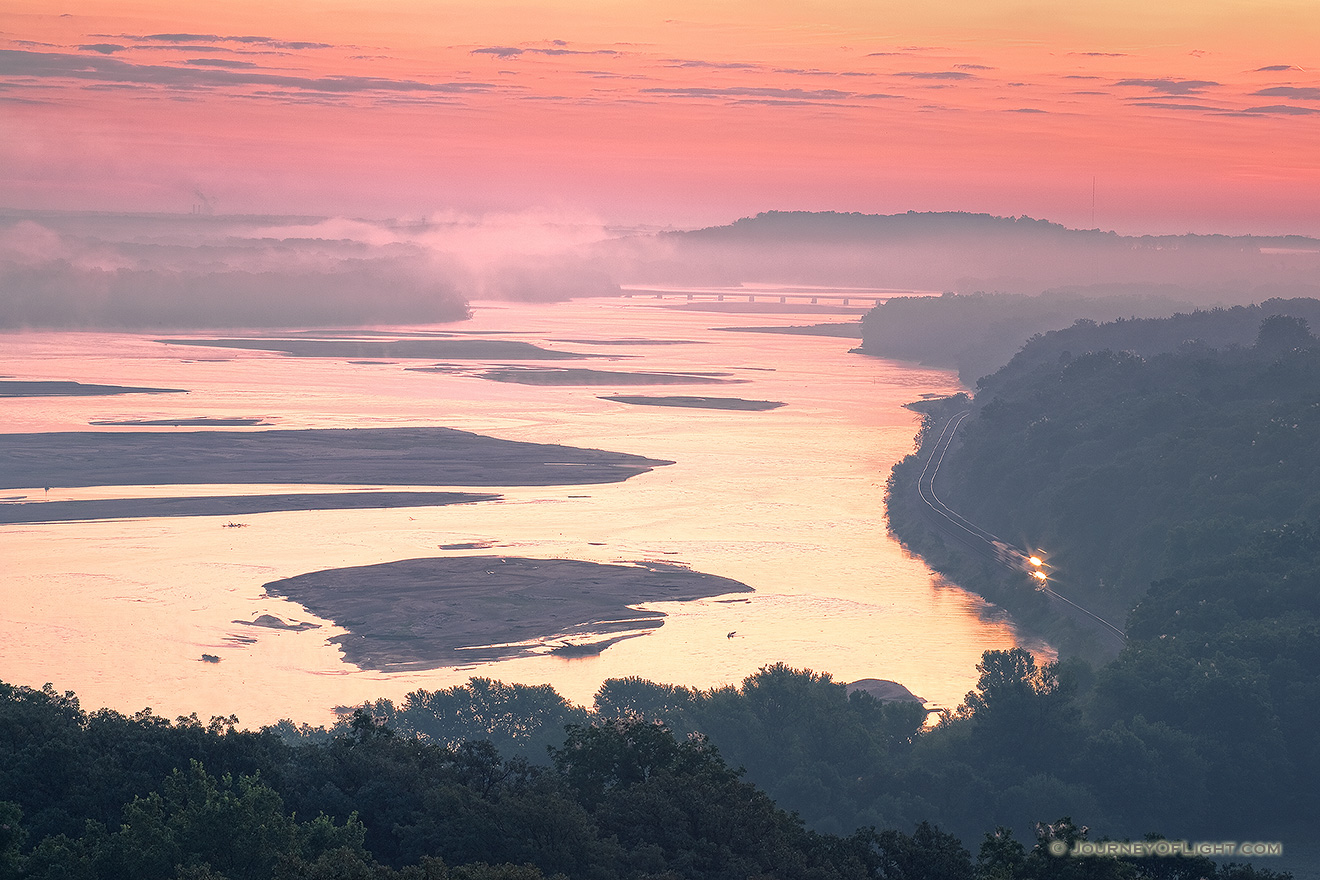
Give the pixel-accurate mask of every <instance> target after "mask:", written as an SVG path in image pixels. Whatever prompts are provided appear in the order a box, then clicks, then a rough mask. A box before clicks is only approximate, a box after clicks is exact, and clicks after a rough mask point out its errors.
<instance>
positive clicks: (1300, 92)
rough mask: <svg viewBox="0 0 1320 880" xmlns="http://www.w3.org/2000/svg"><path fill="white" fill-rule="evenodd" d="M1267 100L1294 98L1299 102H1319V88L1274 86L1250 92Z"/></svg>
mask: <svg viewBox="0 0 1320 880" xmlns="http://www.w3.org/2000/svg"><path fill="white" fill-rule="evenodd" d="M1252 94H1253V95H1262V96H1264V97H1269V98H1295V99H1297V100H1301V101H1320V88H1316V87H1314V86H1274V87H1273V88H1269V89H1261V90H1260V91H1258V92H1252Z"/></svg>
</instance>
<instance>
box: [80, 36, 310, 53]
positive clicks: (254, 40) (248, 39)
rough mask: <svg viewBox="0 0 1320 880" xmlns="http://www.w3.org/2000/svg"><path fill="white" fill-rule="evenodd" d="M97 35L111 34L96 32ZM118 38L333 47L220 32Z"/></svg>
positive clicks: (282, 46) (281, 47)
mask: <svg viewBox="0 0 1320 880" xmlns="http://www.w3.org/2000/svg"><path fill="white" fill-rule="evenodd" d="M97 36H111V35H110V34H104V35H101V34H97ZM115 36H118V37H120V38H124V39H130V40H142V41H144V42H146V41H150V42H156V43H243V44H246V45H260V46H271V47H274V48H276V49H333V48H335V46H334V44H332V43H313V42H308V41H305V40H280V39H276V38H275V37H257V36H222V35H220V34H142V35H137V36H135V35H131V34H117V35H115Z"/></svg>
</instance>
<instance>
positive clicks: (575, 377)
mask: <svg viewBox="0 0 1320 880" xmlns="http://www.w3.org/2000/svg"><path fill="white" fill-rule="evenodd" d="M409 369H410V370H411V371H412V372H415V373H452V372H454V369H453V368H452V367H450V366H447V365H445V364H437V365H436V366H434V367H411V368H409ZM472 375H475V376H477V377H478V378H481V379H488V380H490V381H492V382H516V383H518V384H519V385H612V386H620V385H731V384H736V383H741V382H745V381H747V380H746V379H730V378H727V377H728V376H730V375H731V374H729V373H659V372H656V373H647V372H628V371H624V370H588V369H585V368H581V367H515V366H506V367H498V368H495V369H490V370H482V371H479V372H476V373H473V374H472Z"/></svg>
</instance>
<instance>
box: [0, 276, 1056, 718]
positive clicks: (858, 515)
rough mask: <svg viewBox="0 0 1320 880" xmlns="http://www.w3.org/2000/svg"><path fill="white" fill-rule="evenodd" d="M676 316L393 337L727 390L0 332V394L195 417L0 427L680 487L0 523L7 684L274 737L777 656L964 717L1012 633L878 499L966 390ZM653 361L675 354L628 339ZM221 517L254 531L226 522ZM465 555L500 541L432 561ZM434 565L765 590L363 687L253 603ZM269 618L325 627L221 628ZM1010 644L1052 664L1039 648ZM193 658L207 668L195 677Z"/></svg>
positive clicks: (34, 493)
mask: <svg viewBox="0 0 1320 880" xmlns="http://www.w3.org/2000/svg"><path fill="white" fill-rule="evenodd" d="M681 304H682V300H677V299H667V300H664V301H659V300H655V299H653V298H651V297H650V296H647V297H640V296H639V297H633V298H623V297H620V298H617V299H597V300H581V301H575V302H568V303H558V304H553V305H522V304H509V303H477V304H475V305H474V307H473V312H474V317H473V318H472V320H470V321H465V322H461V323H456V324H451V325H436V326H432V327H429V328H395V329H399V330H401V331H404V330H406V331H409V332H410V331H415V330H418V329H427V330H432V331H436V330H447V331H457V332H460V333H463V334H467V333H472V332H479V334H480V335H478V336H477V337H476V338H507V339H517V340H523V341H527V342H532V343H536V344H539V345H542V346H544V347H546V348H553V349H559V350H565V351H576V352H584V353H592V354H597V355H601V354H603V355H607V356H609V358H610V359H608V360H606V359H596V360H592V361H589V362H586V361H555V362H549V363H545V362H540V363H538V364H536V365H543V366H547V367H555V366H558V367H564V366H570V367H571V366H586V367H590V368H592V369H606V370H641V371H715V372H720V373H727V374H729V375H728V378H734V379H740V380H743V382H742V383H741V384H731V385H675V386H651V387H647V386H629V387H619V388H613V387H609V386H528V385H520V384H514V383H504V382H494V381H489V380H487V379H483V378H479V377H476V376H474V375H470V374H465V373H464V372H456V373H448V374H446V373H424V372H410V371H408V370H407V369H406V368H407V367H409V366H427V365H430V364H433V363H435V361H434V360H427V361H398V360H395V361H390V362H376V363H361V362H358V363H354V362H350V361H347V360H343V359H338V358H312V357H306V358H295V357H287V356H284V355H280V354H275V353H269V352H260V351H246V350H235V349H225V348H198V347H193V346H182V345H170V344H165V343H162V342H159V341H156V340H157V339H159V338H163V337H164V336H166V335H173V336H175V337H176V338H177V337H178V336H179V334H154V335H144V334H127V333H99V332H98V333H90V332H31V333H17V334H8V335H4V336H3V337H0V375H4V376H7V377H12V378H17V379H45V380H76V381H79V382H84V383H89V382H90V383H104V384H119V385H135V386H156V387H162V386H163V387H169V388H184V389H188V390H189V392H190V393H188V394H155V395H147V394H132V395H118V396H103V397H40V398H8V399H0V425H2V426H3V430H4V431H5V432H45V431H88V430H92V431H123V430H144V429H142V428H124V427H104V426H103V427H89V423H91V422H95V421H104V420H127V419H177V418H227V419H233V418H261V419H263V420H264V421H265V422H267V423H268V425H269V426H274V427H279V428H327V427H391V426H446V427H452V428H460V429H463V430H468V431H474V432H477V433H482V434H488V435H491V436H495V437H502V438H507V439H512V440H526V441H534V442H538V443H563V444H569V445H573V446H586V447H594V448H600V449H607V450H612V451H617V452H628V453H636V454H641V455H645V456H649V457H652V458H657V459H667V460H671V461H674V462H676V463H675V464H674V465H672V466H668V467H661V468H658V469H656V470H654V471H652V472H650V473H646V474H642V475H641V476H637V477H634V478H632V479H629V480H627V481H625V482H622V483H614V484H606V485H588V486H573V485H568V486H550V487H535V488H526V487H477V488H476V491H495V492H500V493H502V494H503V495H504V500H502V501H498V502H485V503H478V504H465V505H456V506H450V507H427V508H406V509H396V510H338V511H306V512H290V513H264V514H257V515H246V516H242V517H212V516H200V517H172V518H169V517H160V518H142V519H124V520H107V521H95V522H74V523H57V524H48V525H47V524H42V525H6V526H0V560H2V561H3V567H4V571H3V573H2V574H0V605H2V606H3V608H4V612H3V614H2V615H0V679H3V680H4V681H7V682H10V683H12V684H23V685H30V686H40V685H42V684H43V683H45V682H51V683H53V684H54V685H55V687H56V688H57V689H60V690H65V689H70V690H74V691H76V692H77V693H78V695H79V697H80V698H81V700H82V702H83V705H84V706H85V707H88V708H94V707H99V706H109V707H112V708H114V709H118V710H120V711H125V712H134V711H137V710H139V709H141V708H143V707H148V706H149V707H151V708H152V709H153V710H154V711H155V712H157V713H159V714H162V715H165V716H167V717H174V716H176V715H184V714H188V713H193V712H196V713H197V714H198V715H199V716H201V717H202V718H203V719H204V720H205V719H206V718H208V717H210V716H212V715H227V714H230V713H234V714H237V715H238V716H239V718H240V720H241V721H242V723H243V724H244V725H245V726H254V725H260V724H264V723H268V722H272V721H275V720H277V719H280V718H292V719H295V720H297V721H306V722H311V723H313V724H323V723H327V722H329V721H331V720H332V719H333V715H332V710H333V708H334V707H336V706H345V705H352V704H355V703H360V702H361V701H363V700H367V699H372V698H375V697H391V698H395V699H397V698H399V697H402V696H403V695H404V694H406V693H407V692H408V691H411V690H415V689H417V688H426V689H435V688H440V687H447V686H451V685H454V684H459V683H462V682H464V681H466V680H467V679H468V678H469V677H471V676H483V677H490V678H499V679H503V680H505V681H511V682H512V681H517V682H523V683H529V684H540V683H550V684H552V685H554V687H555V688H556V689H558V690H559V692H560V693H562V694H564V695H565V696H567V697H569V698H570V699H572V700H574V701H577V702H581V703H586V704H589V703H590V701H591V698H592V695H593V694H594V692H595V691H596V689H597V687H599V685H600V683H601V682H602V681H604V680H605V679H607V678H615V677H621V676H629V675H640V676H644V677H646V678H650V679H652V680H656V681H668V682H676V683H683V684H687V685H694V686H700V687H711V686H715V685H722V684H728V683H733V684H736V683H737V682H739V681H740V680H741V679H742V678H743V677H744V676H746V675H748V674H750V673H753V672H755V671H756V670H757V669H758V668H759V667H761V666H763V665H766V664H770V663H774V662H776V661H783V662H785V663H788V664H790V665H792V666H796V667H809V668H812V669H815V670H818V671H828V672H830V673H832V674H833V675H834V677H835V678H836V680H840V681H851V680H855V679H860V678H885V679H892V680H895V681H899V682H901V683H903V684H905V685H906V686H907V687H908V688H910V689H911V690H912V691H913V692H914V693H916V694H919V695H921V696H922V697H925V698H926V699H927V700H929V701H931V702H932V703H933V704H936V705H941V706H948V707H953V706H956V705H957V704H958V703H959V702H960V700H961V698H962V696H963V694H964V693H966V692H967V691H968V690H969V689H970V688H971V687H972V686H973V685H974V684H975V682H976V677H977V673H976V669H975V666H976V663H977V662H978V660H979V658H980V655H981V653H982V652H983V651H985V650H989V649H1003V648H1009V647H1012V646H1015V645H1019V644H1024V641H1023V637H1022V635H1021V634H1020V633H1018V632H1017V631H1016V630H1015V629H1014V628H1013V627H1012V625H1011V624H1010V623H1009V622H1008V621H1007V620H1006V619H1005V618H1004V617H1003V615H1002V614H1000V613H999V612H998V611H997V610H996V609H994V608H992V607H989V606H987V605H986V603H984V602H983V601H982V600H980V599H979V598H977V597H975V596H973V595H970V594H968V593H966V592H964V591H963V590H961V589H958V588H957V587H955V586H952V585H949V584H947V583H944V582H942V581H941V580H940V579H939V577H938V576H936V575H934V574H933V573H932V572H931V571H930V570H929V569H928V568H927V567H926V566H925V565H924V564H923V563H922V561H921V560H920V559H917V558H914V557H913V556H911V555H909V554H908V553H906V552H905V551H904V550H903V549H902V547H900V546H899V545H898V544H897V543H896V542H895V541H894V540H893V539H892V538H891V537H890V536H889V535H888V534H887V532H886V528H885V520H884V487H885V479H886V477H887V475H888V473H889V469H890V467H891V466H892V465H893V464H894V462H896V461H897V460H898V459H900V458H901V457H902V456H904V455H906V454H907V453H908V452H910V451H911V450H912V448H913V442H914V441H913V438H914V434H915V432H916V430H917V427H918V424H919V419H918V416H917V415H916V414H915V413H913V412H912V411H910V410H908V409H905V408H904V407H903V404H905V403H907V402H909V401H913V400H916V399H919V398H921V397H922V396H923V395H945V394H950V393H953V392H956V391H957V390H959V385H958V382H957V380H956V378H955V376H954V375H953V374H952V373H950V372H947V371H943V370H933V369H926V368H922V367H919V366H914V365H912V364H906V363H899V362H895V361H885V360H879V359H875V358H870V357H866V356H863V355H858V354H851V353H849V349H850V348H851V347H853V346H854V345H856V340H850V339H841V338H831V337H818V336H801V335H783V334H769V333H739V332H729V331H726V330H718V329H714V328H717V327H740V326H770V325H788V324H805V323H814V322H817V321H828V320H855V316H843V317H837V318H836V317H830V316H819V315H816V316H807V315H801V314H798V315H792V314H737V313H723V314H716V313H710V312H701V311H691V310H684V309H681V308H674V306H676V305H681ZM656 341H668V342H671V343H675V344H643V343H654V342H656ZM507 362H508V361H506V360H503V359H502V360H501V361H500V363H507ZM528 363H529V364H531V363H532V362H528ZM460 366H462V367H464V368H468V367H471V368H473V369H479V368H480V367H481V366H483V365H482V364H480V363H474V362H464V363H462V364H461V365H460ZM615 392H618V393H623V394H635V395H708V396H722V397H742V398H750V399H757V400H773V401H782V402H783V403H785V404H786V405H785V406H783V407H780V408H778V409H773V410H768V411H761V412H748V411H725V410H712V409H693V408H672V407H653V406H636V405H629V404H625V403H620V402H616V401H610V400H602V399H600V397H599V395H605V394H611V393H615ZM266 429H268V428H263V427H250V428H220V429H218V430H254V431H255V430H266ZM154 430H161V431H174V430H197V429H196V428H158V429H154ZM316 488H317V489H321V490H325V491H334V490H335V489H336V488H342V487H316ZM355 488H360V487H355ZM418 488H432V487H418ZM445 488H451V487H445ZM452 488H460V489H461V488H471V487H452ZM277 491H309V490H308V488H307V487H287V486H202V487H178V486H162V487H149V486H144V487H129V488H123V487H115V488H91V489H58V488H55V489H51V490H50V492H49V493H45V492H43V490H42V487H29V488H27V489H20V490H14V491H12V492H10V491H7V492H6V494H7V495H8V496H10V497H11V498H12V497H13V496H26V497H27V498H30V499H33V500H51V501H54V500H60V499H80V498H123V497H137V496H151V495H160V496H178V495H181V494H189V493H196V494H224V495H229V494H260V493H275V492H277ZM230 520H237V521H240V522H242V523H243V524H244V526H245V527H243V528H227V527H225V526H226V525H227V524H228V522H229V521H230ZM469 543H470V544H486V545H489V546H488V547H486V548H484V549H469V550H443V549H440V548H441V546H442V545H453V544H469ZM447 554H453V555H470V554H503V555H509V556H527V557H539V558H550V557H559V558H571V559H583V560H589V561H594V562H626V561H636V560H655V561H663V562H669V563H681V564H684V565H688V566H691V567H692V568H693V569H695V570H698V571H703V572H709V573H711V574H716V575H721V576H724V577H729V578H733V579H735V580H739V581H742V582H743V583H745V584H747V585H749V586H751V587H753V588H754V589H755V591H756V592H755V593H752V594H739V595H738V596H737V597H726V598H740V599H741V598H747V599H749V601H734V602H730V601H720V599H719V597H712V598H709V599H704V600H699V601H694V602H686V603H678V602H673V603H653V604H648V605H645V606H642V607H645V608H647V609H654V610H660V611H663V612H664V613H665V614H667V615H668V617H667V619H666V622H665V624H664V626H662V627H661V628H659V629H658V630H656V631H654V632H652V633H650V634H648V635H645V636H642V637H638V638H632V639H628V640H625V641H622V642H620V643H618V644H616V645H614V646H613V647H611V648H609V649H608V650H606V651H605V652H604V653H603V654H601V655H599V656H596V657H586V658H575V659H565V658H562V657H557V656H553V655H550V654H540V655H537V656H532V657H523V658H519V659H512V660H505V661H501V662H493V663H482V664H474V665H469V666H462V667H446V668H440V669H433V670H429V671H422V672H415V671H410V672H402V673H382V672H374V671H367V670H362V669H359V668H357V667H356V666H353V665H351V664H348V663H346V662H345V661H344V660H343V657H342V655H341V653H340V650H339V648H338V647H337V646H336V645H334V644H331V643H329V642H327V639H328V638H329V637H331V636H334V635H336V634H340V633H342V632H344V630H342V629H339V628H337V627H335V626H334V625H333V624H332V623H330V622H329V621H324V620H319V619H318V618H315V617H314V616H312V615H310V614H309V613H308V612H307V611H306V610H305V609H303V608H301V607H300V606H297V605H295V604H293V603H291V602H288V601H285V600H281V599H273V598H266V597H265V595H264V591H263V589H262V585H263V584H265V583H268V582H270V581H272V580H275V579H278V578H283V577H289V576H292V575H297V574H302V573H305V572H310V571H315V570H319V569H325V568H333V567H340V566H348V565H366V564H372V563H380V562H388V561H391V560H397V559H408V558H414V557H420V556H439V555H447ZM258 614H271V615H275V616H278V617H280V618H282V619H284V620H302V621H313V622H318V623H321V624H322V627H321V628H319V629H309V630H305V631H301V632H292V631H279V630H271V629H262V628H256V627H248V626H242V625H239V624H236V623H234V621H239V620H246V621H250V620H252V619H253V618H254V617H255V616H257V615H258ZM730 632H736V636H735V637H733V638H728V637H727V635H728V633H730ZM1025 646H1026V647H1028V648H1031V649H1032V650H1034V651H1036V652H1038V653H1042V654H1043V655H1045V656H1052V652H1050V650H1049V648H1048V647H1047V646H1044V645H1041V644H1039V643H1027V644H1025ZM202 654H210V655H213V656H215V657H218V658H220V662H219V663H214V662H202V661H201V655H202Z"/></svg>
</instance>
